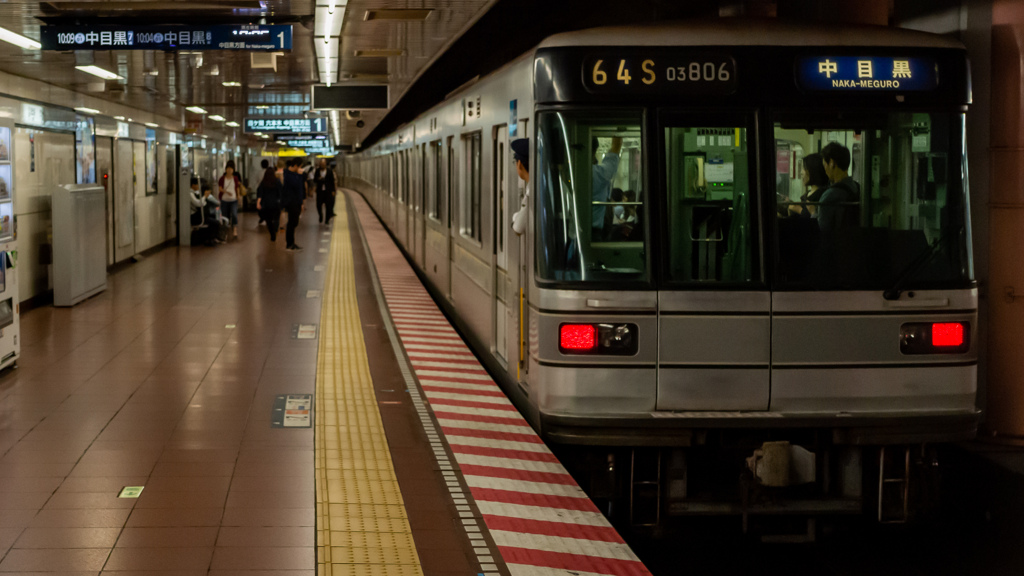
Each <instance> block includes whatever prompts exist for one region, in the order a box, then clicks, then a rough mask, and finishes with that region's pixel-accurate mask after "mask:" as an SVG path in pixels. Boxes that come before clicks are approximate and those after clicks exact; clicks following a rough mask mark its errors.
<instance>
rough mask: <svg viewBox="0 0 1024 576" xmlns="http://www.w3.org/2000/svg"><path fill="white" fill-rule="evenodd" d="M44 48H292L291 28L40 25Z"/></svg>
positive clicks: (265, 49)
mask: <svg viewBox="0 0 1024 576" xmlns="http://www.w3.org/2000/svg"><path fill="white" fill-rule="evenodd" d="M39 42H40V43H41V44H42V45H43V50H250V51H251V50H262V51H267V50H291V49H292V27H291V26H280V25H248V24H247V25H224V24H217V25H209V26H133V25H125V26H105V25H104V26H40V28H39Z"/></svg>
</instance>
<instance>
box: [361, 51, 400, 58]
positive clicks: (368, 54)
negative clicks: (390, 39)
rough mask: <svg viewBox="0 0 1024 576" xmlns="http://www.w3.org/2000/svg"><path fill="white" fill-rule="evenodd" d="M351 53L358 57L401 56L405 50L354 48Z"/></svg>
mask: <svg viewBox="0 0 1024 576" xmlns="http://www.w3.org/2000/svg"><path fill="white" fill-rule="evenodd" d="M353 54H354V55H355V56H358V57H360V58H388V57H391V56H402V55H404V54H405V50H356V51H355V52H353Z"/></svg>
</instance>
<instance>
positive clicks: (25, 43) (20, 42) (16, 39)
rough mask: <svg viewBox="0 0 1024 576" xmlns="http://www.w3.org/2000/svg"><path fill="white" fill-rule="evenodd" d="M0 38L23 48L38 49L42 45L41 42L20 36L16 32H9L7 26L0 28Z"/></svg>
mask: <svg viewBox="0 0 1024 576" xmlns="http://www.w3.org/2000/svg"><path fill="white" fill-rule="evenodd" d="M0 40H2V41H4V42H8V43H10V44H14V45H15V46H18V47H21V48H24V49H25V50H39V49H40V48H42V47H43V45H42V44H40V43H39V42H36V41H35V40H33V39H31V38H28V37H25V36H22V35H21V34H18V33H17V32H11V31H10V30H8V29H7V28H0Z"/></svg>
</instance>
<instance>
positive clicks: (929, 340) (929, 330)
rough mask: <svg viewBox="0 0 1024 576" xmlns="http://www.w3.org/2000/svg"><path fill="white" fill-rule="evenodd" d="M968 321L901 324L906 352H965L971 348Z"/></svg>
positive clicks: (902, 344) (901, 337)
mask: <svg viewBox="0 0 1024 576" xmlns="http://www.w3.org/2000/svg"><path fill="white" fill-rule="evenodd" d="M970 327H971V325H970V323H968V322H915V323H912V324H904V325H903V326H900V352H902V353H904V354H963V353H964V352H967V351H968V350H970V348H971V342H970V338H969V336H970V333H971V330H970Z"/></svg>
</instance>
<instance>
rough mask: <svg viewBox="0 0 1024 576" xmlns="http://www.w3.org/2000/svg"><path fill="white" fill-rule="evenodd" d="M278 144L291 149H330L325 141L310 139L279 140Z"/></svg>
mask: <svg viewBox="0 0 1024 576" xmlns="http://www.w3.org/2000/svg"><path fill="white" fill-rule="evenodd" d="M279 142H280V143H281V144H283V145H285V146H291V147H292V148H330V149H331V150H334V148H332V147H331V146H330V145H329V144H328V142H327V140H315V139H312V138H293V139H288V140H279Z"/></svg>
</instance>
